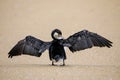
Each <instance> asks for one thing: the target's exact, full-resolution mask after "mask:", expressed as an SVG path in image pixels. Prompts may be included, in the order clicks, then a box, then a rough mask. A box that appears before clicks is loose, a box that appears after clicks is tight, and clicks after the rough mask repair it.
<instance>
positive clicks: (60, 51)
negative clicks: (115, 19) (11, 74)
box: [8, 29, 112, 65]
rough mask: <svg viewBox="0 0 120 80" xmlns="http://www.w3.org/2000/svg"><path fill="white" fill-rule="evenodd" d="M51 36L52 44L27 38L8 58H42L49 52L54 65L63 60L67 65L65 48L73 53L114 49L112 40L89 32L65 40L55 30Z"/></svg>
mask: <svg viewBox="0 0 120 80" xmlns="http://www.w3.org/2000/svg"><path fill="white" fill-rule="evenodd" d="M51 36H52V38H53V40H52V41H50V42H44V41H42V40H40V39H37V38H35V37H33V36H27V37H26V38H25V39H23V40H20V41H19V42H18V43H17V44H16V45H15V46H14V47H13V48H12V49H11V50H10V52H9V53H8V58H12V57H13V56H17V55H21V54H26V55H31V56H36V57H40V56H41V54H42V53H43V52H44V51H45V50H49V58H50V60H51V61H52V65H54V62H58V61H59V60H62V61H63V64H62V65H65V62H64V60H65V59H66V53H65V50H64V47H68V48H69V49H70V51H72V52H75V51H80V50H84V49H87V48H92V47H93V46H96V47H108V48H110V47H112V42H111V41H110V40H108V39H106V38H104V37H102V36H100V35H98V34H97V33H93V32H90V31H88V30H82V31H80V32H77V33H75V34H73V35H71V36H69V37H68V38H67V39H63V38H62V32H61V31H60V30H59V29H55V30H53V31H52V33H51Z"/></svg>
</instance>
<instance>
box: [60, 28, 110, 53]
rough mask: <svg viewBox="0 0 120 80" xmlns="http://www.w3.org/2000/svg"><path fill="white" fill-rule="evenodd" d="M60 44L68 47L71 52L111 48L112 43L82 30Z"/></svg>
mask: <svg viewBox="0 0 120 80" xmlns="http://www.w3.org/2000/svg"><path fill="white" fill-rule="evenodd" d="M62 44H63V45H65V46H67V47H69V49H70V51H72V52H75V51H80V50H84V49H88V48H92V47H93V46H96V47H108V48H110V47H112V42H111V41H110V40H108V39H106V38H104V37H102V36H100V35H99V34H97V33H94V32H90V31H88V30H82V31H80V32H77V33H75V34H73V35H71V36H70V37H68V38H67V39H65V40H64V41H63V43H62Z"/></svg>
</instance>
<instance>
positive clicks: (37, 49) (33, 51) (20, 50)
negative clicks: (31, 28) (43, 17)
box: [8, 36, 51, 58]
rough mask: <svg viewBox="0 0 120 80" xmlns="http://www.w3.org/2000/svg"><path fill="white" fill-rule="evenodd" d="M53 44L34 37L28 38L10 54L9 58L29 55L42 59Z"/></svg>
mask: <svg viewBox="0 0 120 80" xmlns="http://www.w3.org/2000/svg"><path fill="white" fill-rule="evenodd" d="M50 45H51V42H44V41H42V40H39V39H37V38H35V37H33V36H27V37H26V38H25V39H23V40H20V41H19V42H18V43H17V44H16V45H15V46H14V47H13V48H12V49H11V50H10V52H9V53H8V58H12V57H13V56H18V55H21V54H27V55H31V56H36V57H40V56H41V54H42V53H43V52H44V51H45V50H46V49H48V48H49V47H50Z"/></svg>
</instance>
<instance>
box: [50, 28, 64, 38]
mask: <svg viewBox="0 0 120 80" xmlns="http://www.w3.org/2000/svg"><path fill="white" fill-rule="evenodd" d="M51 36H52V38H53V39H57V40H60V39H63V37H62V32H61V31H60V30H59V29H54V30H53V31H52V33H51Z"/></svg>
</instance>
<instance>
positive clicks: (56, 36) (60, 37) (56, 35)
mask: <svg viewBox="0 0 120 80" xmlns="http://www.w3.org/2000/svg"><path fill="white" fill-rule="evenodd" d="M53 36H54V37H55V38H56V39H63V37H62V35H60V34H58V33H57V32H55V33H54V35H53Z"/></svg>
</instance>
